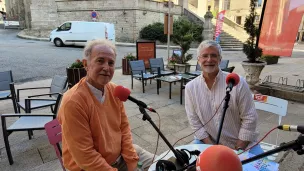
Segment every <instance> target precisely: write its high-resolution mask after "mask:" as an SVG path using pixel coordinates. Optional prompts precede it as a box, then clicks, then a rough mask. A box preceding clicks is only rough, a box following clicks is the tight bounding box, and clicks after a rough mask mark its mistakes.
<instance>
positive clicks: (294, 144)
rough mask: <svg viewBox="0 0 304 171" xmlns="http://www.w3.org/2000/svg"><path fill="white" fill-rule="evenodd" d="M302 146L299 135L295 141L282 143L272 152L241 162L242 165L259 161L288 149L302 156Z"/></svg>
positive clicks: (303, 144) (301, 137) (301, 138)
mask: <svg viewBox="0 0 304 171" xmlns="http://www.w3.org/2000/svg"><path fill="white" fill-rule="evenodd" d="M303 146H304V136H303V135H300V136H299V137H298V139H297V140H293V141H290V142H287V143H282V144H281V145H280V146H279V147H277V148H275V149H273V150H269V151H267V152H265V153H262V154H259V155H256V156H254V157H251V158H249V159H246V160H243V161H242V165H244V164H247V163H250V162H253V161H255V160H259V159H261V158H264V157H266V156H270V155H272V154H275V153H278V152H281V151H286V150H289V149H293V150H294V151H296V152H297V153H298V155H303V154H304V149H303Z"/></svg>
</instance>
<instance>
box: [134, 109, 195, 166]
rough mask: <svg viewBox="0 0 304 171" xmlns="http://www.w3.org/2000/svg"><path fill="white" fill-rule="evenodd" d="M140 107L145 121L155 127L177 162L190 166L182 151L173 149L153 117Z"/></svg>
mask: <svg viewBox="0 0 304 171" xmlns="http://www.w3.org/2000/svg"><path fill="white" fill-rule="evenodd" d="M138 106H139V110H140V112H141V113H142V114H143V120H144V121H145V120H148V121H149V122H150V123H151V125H152V126H153V128H154V129H155V130H156V131H157V133H158V134H159V135H160V136H161V138H162V139H163V140H164V141H165V143H166V144H167V146H168V147H169V148H170V150H171V151H172V152H173V154H174V155H175V157H176V159H177V161H178V162H179V163H180V165H181V166H187V165H189V161H188V160H185V159H184V157H183V156H182V154H181V153H180V151H178V150H175V149H174V148H173V146H172V145H171V144H170V142H169V141H168V140H167V138H166V137H165V136H164V135H163V133H162V132H161V131H160V130H159V129H158V127H157V126H156V125H155V123H154V122H153V121H152V119H151V117H150V116H149V115H148V113H147V112H146V110H145V109H144V108H143V107H142V106H140V105H138Z"/></svg>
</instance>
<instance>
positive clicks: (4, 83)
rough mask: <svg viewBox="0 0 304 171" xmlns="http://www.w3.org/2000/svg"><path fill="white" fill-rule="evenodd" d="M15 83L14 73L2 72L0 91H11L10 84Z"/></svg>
mask: <svg viewBox="0 0 304 171" xmlns="http://www.w3.org/2000/svg"><path fill="white" fill-rule="evenodd" d="M12 82H14V81H13V74H12V71H3V72H0V91H7V90H10V83H12Z"/></svg>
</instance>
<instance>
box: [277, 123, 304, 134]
mask: <svg viewBox="0 0 304 171" xmlns="http://www.w3.org/2000/svg"><path fill="white" fill-rule="evenodd" d="M277 128H278V129H280V130H283V131H291V132H299V133H301V134H304V126H299V125H279V126H278V127H277Z"/></svg>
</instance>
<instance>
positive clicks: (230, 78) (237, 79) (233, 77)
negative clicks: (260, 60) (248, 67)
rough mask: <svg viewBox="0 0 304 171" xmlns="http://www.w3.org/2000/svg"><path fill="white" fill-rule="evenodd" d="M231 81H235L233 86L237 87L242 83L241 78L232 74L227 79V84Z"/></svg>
mask: <svg viewBox="0 0 304 171" xmlns="http://www.w3.org/2000/svg"><path fill="white" fill-rule="evenodd" d="M230 80H234V84H233V86H236V85H238V83H239V82H240V77H239V75H237V74H236V73H230V74H228V75H227V77H226V83H227V84H228V83H229V81H230Z"/></svg>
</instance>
